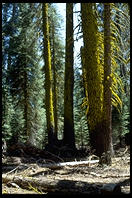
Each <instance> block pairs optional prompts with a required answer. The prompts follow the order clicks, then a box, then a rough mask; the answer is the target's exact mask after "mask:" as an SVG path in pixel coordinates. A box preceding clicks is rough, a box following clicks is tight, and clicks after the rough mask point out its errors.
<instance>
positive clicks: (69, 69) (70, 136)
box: [64, 3, 75, 148]
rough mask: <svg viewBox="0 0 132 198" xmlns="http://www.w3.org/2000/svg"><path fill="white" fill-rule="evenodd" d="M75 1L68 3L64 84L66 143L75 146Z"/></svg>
mask: <svg viewBox="0 0 132 198" xmlns="http://www.w3.org/2000/svg"><path fill="white" fill-rule="evenodd" d="M73 44H74V43H73V3H67V4H66V56H65V85H64V144H65V145H69V147H71V148H75V135H74V120H73V86H74V70H73Z"/></svg>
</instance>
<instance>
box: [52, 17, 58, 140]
mask: <svg viewBox="0 0 132 198" xmlns="http://www.w3.org/2000/svg"><path fill="white" fill-rule="evenodd" d="M52 39H53V51H52V55H53V56H52V68H53V106H54V108H53V110H54V119H55V137H56V139H57V131H58V127H57V125H58V122H57V121H58V118H57V90H56V84H57V82H56V67H55V27H54V21H52Z"/></svg>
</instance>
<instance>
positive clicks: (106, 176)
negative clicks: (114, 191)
mask: <svg viewBox="0 0 132 198" xmlns="http://www.w3.org/2000/svg"><path fill="white" fill-rule="evenodd" d="M16 159H17V160H18V161H19V158H18V157H17V158H16ZM82 160H83V161H84V159H82ZM85 160H88V158H85ZM20 166H21V168H20ZM22 166H23V167H22ZM9 167H11V165H9V164H7V163H5V164H3V167H2V168H3V173H2V194H55V192H56V188H59V187H57V186H59V185H58V183H61V188H65V189H66V191H64V192H65V194H66V192H67V193H68V192H70V190H71V189H73V191H74V188H75V186H78V189H79V188H80V193H85V194H87V191H91V194H92V191H95V189H98V187H99V188H101V187H102V186H104V185H105V184H110V185H113V184H117V185H120V187H121V192H122V193H125V194H129V193H130V151H129V150H127V151H126V150H125V148H122V149H119V150H118V151H116V154H115V156H114V157H113V158H112V164H111V165H109V166H107V165H102V166H101V165H99V164H98V163H95V164H89V165H86V164H84V165H81V166H80V165H77V166H73V167H72V166H63V167H59V168H49V167H43V162H42V161H41V162H39V163H28V161H27V162H26V163H23V164H22V163H18V164H17V165H16V166H12V168H11V169H10V168H9ZM14 178H18V180H15V179H14ZM22 178H23V179H25V180H26V178H27V180H28V179H29V180H28V184H29V185H28V186H27V185H25V186H24V185H21V184H22V182H23V180H22ZM34 179H37V182H38V183H39V182H40V185H38V186H37V185H36V186H35V185H33V183H30V181H33V180H34ZM16 181H17V182H16ZM43 181H45V183H46V184H45V183H44V184H43V185H45V186H46V185H47V187H46V188H47V190H46V188H45V190H44V188H41V187H40V186H43V185H42V182H43ZM55 181H56V183H55ZM66 182H67V183H66ZM62 184H63V185H62ZM49 185H50V187H49ZM54 186H56V188H55V187H54ZM82 186H83V187H82ZM88 186H90V187H89V188H87V187H88ZM92 187H94V188H93V189H92ZM95 187H96V188H95ZM52 188H53V190H52ZM84 189H85V190H84ZM75 190H76V188H75ZM81 190H82V191H83V192H81ZM84 191H85V192H84ZM69 194H70V193H69ZM93 194H96V192H93Z"/></svg>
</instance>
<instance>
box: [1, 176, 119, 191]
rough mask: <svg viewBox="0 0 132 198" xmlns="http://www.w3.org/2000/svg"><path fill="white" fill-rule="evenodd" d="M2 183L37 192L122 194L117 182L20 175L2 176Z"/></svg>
mask: <svg viewBox="0 0 132 198" xmlns="http://www.w3.org/2000/svg"><path fill="white" fill-rule="evenodd" d="M2 182H3V183H10V182H13V183H15V184H16V185H18V186H20V187H21V188H23V189H28V190H29V189H36V190H37V191H38V192H39V191H41V192H42V191H43V192H48V193H59V194H60V193H62V194H63V193H66V194H113V195H114V194H122V193H121V188H120V186H119V185H118V184H107V185H103V186H100V187H99V186H98V185H96V184H90V183H88V182H83V181H73V180H58V179H55V180H53V179H49V178H42V179H41V180H40V178H31V177H22V176H15V177H13V176H9V175H8V176H7V175H3V176H2Z"/></svg>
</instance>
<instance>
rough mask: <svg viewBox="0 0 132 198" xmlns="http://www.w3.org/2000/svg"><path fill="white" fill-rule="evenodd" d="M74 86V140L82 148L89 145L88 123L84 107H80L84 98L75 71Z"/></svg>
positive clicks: (79, 75) (79, 77) (80, 77)
mask: <svg viewBox="0 0 132 198" xmlns="http://www.w3.org/2000/svg"><path fill="white" fill-rule="evenodd" d="M74 76H75V85H74V126H75V139H76V146H77V148H78V147H83V146H87V145H88V143H89V133H88V122H87V116H86V114H85V111H86V107H82V102H83V98H84V88H83V78H82V75H81V74H80V73H79V72H78V68H76V70H75V75H74Z"/></svg>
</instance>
